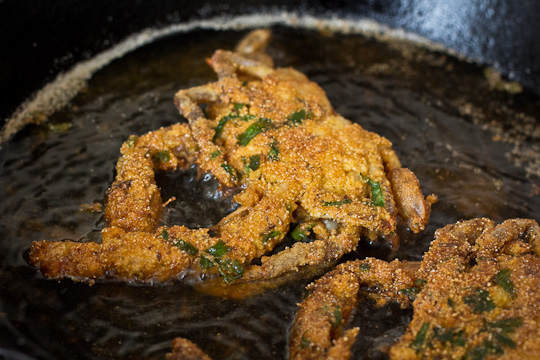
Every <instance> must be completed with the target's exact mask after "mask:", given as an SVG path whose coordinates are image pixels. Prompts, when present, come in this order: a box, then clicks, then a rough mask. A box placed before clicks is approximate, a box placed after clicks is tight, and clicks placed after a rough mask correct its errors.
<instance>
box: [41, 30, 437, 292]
mask: <svg viewBox="0 0 540 360" xmlns="http://www.w3.org/2000/svg"><path fill="white" fill-rule="evenodd" d="M269 37H270V32H269V31H267V30H257V31H254V32H252V33H250V34H249V35H248V36H247V37H246V38H245V39H244V40H242V41H241V42H240V44H239V45H238V47H237V49H236V51H235V52H231V51H225V50H217V51H216V52H215V53H214V55H213V56H212V58H211V59H210V60H209V64H210V65H211V66H212V68H213V69H214V71H215V72H216V74H217V75H218V78H219V80H218V81H217V82H214V83H210V84H206V85H202V86H198V87H193V88H190V89H184V90H180V91H178V92H177V94H176V95H175V97H174V103H175V104H176V106H177V107H178V109H179V111H180V113H181V114H182V115H183V116H184V117H185V118H186V119H187V122H188V124H177V125H173V126H170V127H167V128H163V129H159V130H157V131H153V132H150V133H148V134H145V135H143V136H140V137H131V138H130V139H129V140H128V141H127V142H126V143H125V144H124V145H123V146H122V149H121V152H122V157H121V158H120V160H119V161H118V165H117V176H116V179H115V181H114V183H113V184H112V186H111V188H110V189H109V191H108V194H107V200H108V201H107V205H106V209H105V218H106V220H107V221H108V223H109V227H108V228H106V229H105V230H103V241H102V243H101V244H94V243H75V242H62V243H51V242H36V243H34V244H33V245H32V248H31V249H30V262H31V263H32V264H33V265H35V266H38V267H39V268H40V269H41V271H42V272H43V274H44V275H45V276H47V277H53V278H61V277H71V278H75V279H85V278H88V279H91V280H93V279H98V278H101V277H108V278H116V279H121V280H126V281H136V282H154V281H159V282H163V281H170V280H174V279H179V278H182V279H186V278H194V279H197V280H200V278H205V279H210V280H211V279H212V278H215V277H218V276H220V279H219V280H218V281H215V282H214V283H217V282H219V281H221V280H225V281H224V283H223V281H221V283H220V285H230V284H231V283H232V282H233V281H234V282H236V284H238V289H245V288H247V287H251V284H255V283H258V282H261V281H263V282H265V284H266V285H264V286H256V287H257V288H259V289H264V288H267V287H273V286H276V285H279V284H282V283H283V282H284V281H289V280H290V279H292V278H295V277H296V276H297V275H300V274H302V276H304V275H306V276H307V275H312V274H315V273H319V272H320V271H322V270H323V269H326V268H328V267H329V266H332V265H333V264H335V262H336V261H337V260H338V259H339V258H341V257H342V256H343V255H344V254H346V253H349V252H351V251H353V250H354V249H355V248H356V246H357V244H358V242H359V239H360V237H361V236H362V235H363V236H367V237H369V238H371V239H372V240H375V239H377V238H378V237H380V236H386V237H387V238H388V239H389V240H390V242H391V243H392V245H393V246H394V248H397V246H398V239H397V237H396V236H395V235H394V234H395V229H396V224H397V217H398V216H401V217H402V218H403V220H404V221H406V222H407V223H408V225H409V227H410V229H411V230H412V231H414V232H418V231H421V230H422V229H424V227H425V225H426V223H427V220H428V218H429V210H430V202H429V201H427V200H426V199H424V196H423V195H422V192H421V190H420V187H419V184H418V180H417V179H416V176H415V175H414V174H413V173H412V172H411V171H410V170H407V169H405V168H402V167H401V164H400V162H399V160H398V158H397V156H396V154H395V153H394V151H393V150H392V145H391V143H390V141H388V140H387V139H385V138H383V137H381V136H379V135H377V134H375V133H372V132H369V131H367V130H365V129H363V128H362V127H361V126H360V125H358V124H353V123H352V122H350V121H349V120H347V119H345V118H343V117H342V116H340V115H339V114H337V113H336V112H335V111H334V109H333V108H332V106H331V104H330V102H329V100H328V98H327V97H326V94H325V93H324V91H323V90H322V89H321V88H320V87H319V86H318V85H317V84H315V83H313V82H311V81H309V79H308V78H307V77H306V76H305V75H304V74H302V73H300V72H298V71H296V70H294V69H292V68H273V65H272V61H271V59H269V57H268V55H267V54H265V53H264V48H265V46H266V44H267V42H268V39H269ZM202 104H205V105H207V106H206V108H205V111H203V110H202V108H201V105H202ZM194 163H195V164H197V165H198V167H199V169H200V171H201V172H211V173H212V174H213V175H214V176H215V177H216V178H217V180H218V181H219V182H220V185H221V187H222V189H224V190H237V194H236V195H235V197H234V199H233V200H234V201H235V202H236V203H238V204H239V205H240V207H239V208H238V209H237V210H235V211H234V212H233V213H231V214H229V215H228V216H226V217H225V218H224V219H222V220H221V221H220V222H219V223H218V224H217V225H215V226H214V227H212V229H211V231H210V229H192V230H190V229H187V228H185V227H182V226H171V227H160V228H158V226H159V218H160V213H161V209H162V207H163V202H162V199H161V195H160V190H159V188H158V186H157V185H156V182H155V172H156V171H168V170H173V169H177V168H183V167H186V166H190V165H192V164H194ZM428 200H429V198H428ZM292 223H297V224H298V227H299V229H300V230H298V231H301V232H302V233H303V236H304V237H303V238H302V239H304V238H306V237H307V234H308V233H309V234H313V236H312V238H311V239H309V240H310V241H308V240H306V241H305V242H304V241H302V239H301V240H300V241H299V242H297V243H295V244H294V245H293V246H291V247H290V248H288V249H285V250H284V251H282V252H280V253H278V254H276V255H273V256H265V255H266V254H268V253H270V252H271V251H272V250H273V249H274V248H275V247H276V245H277V244H279V243H280V242H282V241H283V239H284V238H285V236H286V235H287V234H288V233H289V231H290V230H291V229H290V226H291V224H292ZM302 229H303V230H302ZM313 237H314V238H315V239H313ZM311 240H313V241H311ZM83 254H84V256H83ZM88 254H91V256H86V255H88ZM258 259H260V260H261V262H260V264H258V265H256V260H258ZM214 283H213V282H212V281H209V284H214ZM216 285H217V284H216ZM216 288H217V289H222V288H224V286H217V287H216ZM218 292H219V291H218ZM229 293H230V294H228V295H227V296H229V295H230V296H231V297H237V296H245V295H246V294H247V293H249V292H245V291H243V290H240V291H236V290H235V289H234V288H231V291H230V292H229ZM224 295H225V294H224Z"/></svg>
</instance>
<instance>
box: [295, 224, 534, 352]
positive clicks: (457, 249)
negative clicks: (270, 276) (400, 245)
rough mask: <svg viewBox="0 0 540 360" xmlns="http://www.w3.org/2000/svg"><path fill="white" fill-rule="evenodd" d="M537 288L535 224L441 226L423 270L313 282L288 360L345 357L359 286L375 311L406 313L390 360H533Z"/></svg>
mask: <svg viewBox="0 0 540 360" xmlns="http://www.w3.org/2000/svg"><path fill="white" fill-rule="evenodd" d="M539 281H540V228H539V227H538V224H537V223H536V222H535V221H533V220H525V219H515V220H508V221H505V222H504V223H502V224H501V225H499V226H495V225H494V224H493V222H491V221H490V220H487V219H474V220H469V221H464V222H460V223H457V224H453V225H448V226H446V227H444V228H442V229H440V230H438V231H437V233H436V239H435V240H434V241H433V243H432V245H431V247H430V249H429V251H428V252H427V253H426V254H425V256H424V260H423V261H422V263H419V262H406V261H404V262H400V261H398V260H395V261H393V262H391V263H387V262H384V261H381V260H377V259H366V260H356V261H352V262H348V263H344V264H341V265H339V266H338V267H337V268H336V269H335V270H333V271H332V272H330V273H328V274H327V275H325V276H323V277H322V278H321V279H319V280H318V281H316V282H315V283H313V284H311V285H310V286H309V287H308V290H309V291H310V295H308V297H307V298H306V299H305V300H304V301H303V302H302V303H301V304H300V309H299V310H298V312H297V315H296V319H295V321H294V324H293V326H292V329H291V333H290V339H289V352H290V359H329V358H330V359H348V358H350V348H351V346H352V344H353V343H354V340H355V338H356V335H357V334H358V332H359V329H358V328H352V329H348V330H344V328H345V327H346V325H347V323H348V321H349V319H350V318H351V317H352V314H353V313H354V309H355V308H356V307H357V305H358V303H359V301H360V300H361V296H362V294H368V293H367V292H365V291H362V290H366V288H368V289H369V291H370V292H369V295H368V296H373V297H375V299H376V300H377V303H378V304H379V305H381V304H384V303H386V302H388V301H389V300H391V299H392V300H395V301H398V302H399V303H400V304H401V306H402V307H409V306H410V305H411V304H412V306H413V308H414V316H413V319H412V321H411V323H410V324H409V326H408V328H407V331H406V332H405V334H404V335H403V336H402V337H401V339H400V340H399V341H398V343H397V344H395V345H394V346H393V347H392V348H391V349H390V353H389V355H390V358H391V359H491V358H494V359H495V358H497V359H536V358H539V357H540V325H539V324H540V311H539V308H538V307H539V304H540V292H539V291H538V282H539Z"/></svg>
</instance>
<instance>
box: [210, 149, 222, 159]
mask: <svg viewBox="0 0 540 360" xmlns="http://www.w3.org/2000/svg"><path fill="white" fill-rule="evenodd" d="M219 154H221V151H219V150H216V151H214V152H213V153H211V154H210V159H214V158H216V157H218V156H219Z"/></svg>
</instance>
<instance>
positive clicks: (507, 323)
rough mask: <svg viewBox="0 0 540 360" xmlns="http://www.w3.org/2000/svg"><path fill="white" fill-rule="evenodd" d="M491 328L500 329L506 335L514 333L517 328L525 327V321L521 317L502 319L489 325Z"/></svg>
mask: <svg viewBox="0 0 540 360" xmlns="http://www.w3.org/2000/svg"><path fill="white" fill-rule="evenodd" d="M487 325H488V327H489V328H492V329H498V330H500V331H502V332H503V333H504V334H508V333H511V332H513V331H514V330H515V329H516V328H518V327H520V326H521V325H523V319H522V318H520V317H515V318H508V319H502V320H497V321H492V322H488V323H487Z"/></svg>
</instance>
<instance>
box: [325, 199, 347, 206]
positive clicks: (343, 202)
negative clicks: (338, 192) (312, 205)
mask: <svg viewBox="0 0 540 360" xmlns="http://www.w3.org/2000/svg"><path fill="white" fill-rule="evenodd" d="M350 203H352V200H351V199H345V200H340V201H325V202H323V206H341V205H344V204H350Z"/></svg>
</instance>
